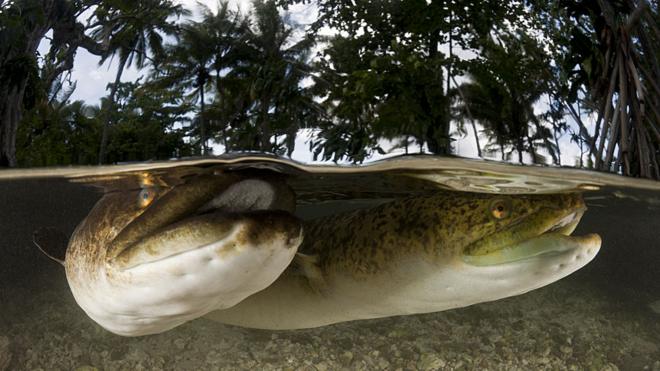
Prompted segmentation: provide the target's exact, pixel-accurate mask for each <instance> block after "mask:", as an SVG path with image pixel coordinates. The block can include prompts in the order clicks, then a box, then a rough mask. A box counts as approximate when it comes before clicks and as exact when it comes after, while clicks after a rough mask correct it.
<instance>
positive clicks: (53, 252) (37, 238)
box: [32, 227, 69, 265]
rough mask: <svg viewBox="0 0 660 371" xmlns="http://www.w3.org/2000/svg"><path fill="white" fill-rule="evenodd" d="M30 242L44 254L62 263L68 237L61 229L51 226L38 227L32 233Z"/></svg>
mask: <svg viewBox="0 0 660 371" xmlns="http://www.w3.org/2000/svg"><path fill="white" fill-rule="evenodd" d="M32 242H34V244H35V245H36V246H37V247H38V248H39V250H41V252H43V253H44V254H46V256H48V257H49V258H51V259H53V260H55V261H56V262H58V263H60V264H62V265H64V257H65V256H66V247H67V245H68V243H69V238H68V237H67V236H66V235H65V234H64V233H63V232H62V231H60V230H59V229H56V228H53V227H43V228H39V229H37V230H36V231H34V233H32Z"/></svg>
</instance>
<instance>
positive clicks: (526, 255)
mask: <svg viewBox="0 0 660 371" xmlns="http://www.w3.org/2000/svg"><path fill="white" fill-rule="evenodd" d="M585 210H586V208H584V207H583V208H579V209H576V210H573V211H571V212H569V213H567V214H566V215H565V216H563V217H561V218H559V219H558V220H557V221H556V222H555V223H554V224H552V225H551V226H550V227H549V228H546V229H545V230H543V231H542V232H541V233H540V234H537V235H536V236H534V237H532V238H529V239H526V240H523V241H519V242H518V243H515V244H511V245H508V246H503V247H501V248H498V249H496V250H494V251H492V252H489V253H486V254H479V255H476V254H475V255H472V254H465V255H463V261H464V262H465V263H467V264H469V265H473V266H491V265H498V264H507V263H513V262H516V261H520V260H525V259H534V258H536V259H542V258H543V257H544V256H547V255H556V254H560V253H564V252H568V251H577V250H584V251H586V252H587V253H588V254H589V255H591V256H592V257H593V256H595V254H596V253H597V252H598V249H599V248H600V245H601V242H602V241H601V238H600V236H599V235H597V234H595V233H591V234H587V235H585V236H571V235H570V234H571V233H573V231H574V230H575V228H576V227H577V225H578V223H579V222H580V219H581V218H582V216H583V215H584V212H585ZM585 264H586V263H585Z"/></svg>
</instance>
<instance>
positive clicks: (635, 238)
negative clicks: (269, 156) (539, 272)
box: [0, 157, 660, 371]
mask: <svg viewBox="0 0 660 371" xmlns="http://www.w3.org/2000/svg"><path fill="white" fill-rule="evenodd" d="M209 169H222V170H223V171H242V172H253V173H255V174H258V173H259V172H272V171H275V172H280V173H283V174H286V175H287V179H288V183H289V184H290V185H291V186H292V187H293V188H294V190H295V191H296V193H297V197H298V214H299V216H301V217H303V218H313V217H317V216H320V215H325V214H332V213H336V212H341V211H344V210H349V209H353V208H360V207H369V206H371V205H373V204H376V203H380V202H386V201H387V200H390V199H392V198H396V197H404V196H409V195H412V194H416V193H426V192H452V190H460V191H472V192H488V193H507V194H519V193H522V194H524V193H553V192H565V191H575V190H580V191H583V192H585V200H586V202H587V205H588V207H589V210H588V211H587V213H586V214H585V216H584V217H583V219H582V222H581V223H580V225H579V227H578V229H577V230H576V232H575V233H576V234H584V233H588V232H596V233H598V234H600V235H601V237H602V238H603V245H602V248H601V252H600V253H599V255H598V256H597V257H596V259H595V260H594V261H593V262H591V263H590V264H589V265H587V266H586V267H585V268H583V269H581V270H579V271H578V272H576V273H574V274H573V275H571V276H569V277H567V278H565V279H562V280H560V281H558V282H556V283H554V284H552V285H549V286H546V287H544V288H542V289H539V290H535V291H532V292H530V293H527V294H525V295H521V296H517V297H512V298H508V299H503V300H500V301H497V302H490V303H483V304H479V305H474V306H471V307H468V308H462V309H455V310H450V311H445V312H439V313H432V314H425V315H415V316H404V317H393V318H386V319H379V320H369V321H358V322H350V323H341V324H336V325H331V326H326V327H322V328H318V329H311V330H297V331H263V330H252V329H244V328H240V327H233V326H227V325H223V324H219V323H216V322H212V321H209V320H206V319H199V320H195V321H192V322H189V323H187V324H184V325H182V326H180V327H177V328H175V329H174V330H171V331H168V332H166V333H163V334H159V335H153V336H145V337H139V338H125V337H120V336H116V335H113V334H111V333H109V332H107V331H105V330H104V329H102V328H101V327H99V326H98V325H97V324H95V323H94V322H93V321H92V320H91V319H89V318H88V317H87V316H86V315H85V314H84V312H83V311H82V310H81V309H80V308H79V307H78V306H77V305H76V303H75V301H74V300H73V297H72V295H71V293H70V291H69V288H68V285H67V282H66V277H65V275H64V270H63V268H62V267H61V266H60V265H58V264H57V263H55V262H53V261H51V260H49V259H48V258H46V257H45V256H44V255H43V254H41V253H40V252H39V251H38V250H37V248H36V247H35V246H34V245H33V244H32V232H33V231H34V230H35V229H38V228H40V227H44V226H51V227H55V228H58V229H60V230H62V231H64V232H65V233H67V234H70V233H71V232H72V231H73V229H74V228H75V226H76V225H77V223H78V222H80V221H81V220H82V219H83V218H84V217H85V216H86V214H87V213H88V212H89V210H90V209H91V207H92V206H93V205H94V203H95V202H96V201H97V200H98V199H99V198H100V196H101V194H102V190H101V188H98V187H92V186H90V184H95V185H97V186H98V185H102V186H104V187H105V189H106V190H112V191H122V190H126V189H130V188H134V187H138V186H139V184H140V182H142V181H144V179H158V181H161V182H163V183H164V184H168V183H170V182H175V181H176V179H179V178H180V177H181V176H184V175H186V174H195V173H198V172H201V171H209ZM0 179H2V180H0V249H1V251H0V252H1V255H0V370H5V369H7V370H21V369H30V370H35V369H43V370H60V369H61V370H74V369H78V370H94V369H98V370H114V369H122V370H138V369H148V370H151V369H168V370H194V369H204V370H206V369H308V370H336V369H365V370H371V369H392V370H395V369H401V370H410V369H507V370H509V369H521V370H532V369H540V368H550V369H575V370H582V369H597V370H602V369H610V370H613V369H623V370H628V369H630V370H643V369H649V370H655V371H657V370H660V242H659V241H660V185H658V184H657V183H653V182H644V181H635V180H629V179H623V178H619V177H616V176H608V175H603V174H596V173H588V172H579V171H573V170H564V169H555V170H552V169H550V170H549V169H545V168H522V167H513V166H503V165H497V164H490V163H484V162H478V161H463V160H456V159H448V160H447V159H444V160H443V159H434V158H428V157H425V158H416V159H403V160H401V159H399V160H390V161H386V162H381V163H378V164H375V165H371V166H369V167H366V168H360V169H358V168H348V169H346V168H344V169H339V168H336V167H315V168H306V167H303V166H300V165H296V164H291V163H287V162H285V161H279V162H274V161H267V160H266V159H262V160H260V161H256V160H250V161H246V160H241V159H232V160H229V161H224V160H205V161H189V162H170V163H161V164H140V165H132V166H127V167H102V168H82V169H71V168H69V169H59V170H56V171H53V170H43V171H27V172H26V171H13V170H12V171H9V172H2V173H0Z"/></svg>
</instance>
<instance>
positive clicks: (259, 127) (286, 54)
mask: <svg viewBox="0 0 660 371" xmlns="http://www.w3.org/2000/svg"><path fill="white" fill-rule="evenodd" d="M253 7H254V16H255V25H254V31H253V34H252V38H251V40H250V45H251V46H252V47H253V54H252V55H253V58H254V59H252V61H251V63H250V65H249V66H248V71H246V72H247V73H246V75H248V76H249V92H250V98H251V101H252V106H251V109H250V111H251V113H250V114H249V116H250V118H251V121H252V123H253V125H254V126H255V129H256V130H255V134H256V136H255V137H254V142H253V145H254V146H255V147H256V148H255V149H259V150H261V151H274V152H279V151H280V150H281V148H280V147H281V145H280V144H278V142H277V141H276V142H275V143H271V139H272V138H273V136H278V135H284V136H285V144H284V147H285V148H286V151H287V152H288V154H289V155H290V154H291V153H292V152H293V144H294V142H295V137H296V133H297V131H298V129H299V128H301V127H304V126H305V125H307V124H308V123H309V121H310V120H312V118H313V117H315V116H316V114H317V113H319V110H320V108H319V106H318V104H316V102H314V100H313V99H312V96H311V94H310V92H309V89H307V88H304V87H302V86H301V83H302V81H303V79H305V78H306V77H308V76H310V73H311V67H310V66H309V64H308V63H307V62H308V60H309V58H310V53H311V48H312V46H313V45H314V39H313V38H312V37H311V36H309V35H308V36H306V37H303V38H302V39H301V40H300V41H298V42H295V43H294V42H293V40H294V33H295V32H296V27H295V26H294V25H293V24H291V23H289V22H288V21H287V19H283V18H282V17H281V16H280V14H279V12H278V10H277V6H276V5H275V2H274V1H272V0H271V1H263V0H255V1H254V2H253ZM245 124H248V123H245Z"/></svg>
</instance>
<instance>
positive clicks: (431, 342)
mask: <svg viewBox="0 0 660 371" xmlns="http://www.w3.org/2000/svg"><path fill="white" fill-rule="evenodd" d="M62 278H63V277H62ZM53 282H63V280H61V279H60V277H57V279H53V280H52V281H51V282H50V283H44V284H43V286H41V287H39V288H30V289H17V288H12V289H9V288H0V290H2V292H0V294H2V295H0V296H3V297H0V299H1V300H2V303H1V304H0V305H2V309H1V310H2V312H1V313H0V314H2V318H0V370H5V369H8V370H21V369H30V370H40V369H41V370H79V371H82V370H87V371H89V370H129V369H130V370H202V369H203V370H214V369H216V370H217V369H255V368H256V369H262V370H279V369H286V370H289V369H295V370H338V369H358V370H375V369H383V370H412V369H422V370H432V369H443V370H444V369H446V370H471V369H480V370H482V369H495V370H497V369H506V370H532V369H569V370H585V369H593V370H617V369H621V370H628V369H630V370H653V371H660V314H658V313H655V311H654V310H653V305H650V306H649V305H648V304H649V303H653V302H654V300H653V299H658V298H657V297H656V298H652V297H650V296H648V295H645V294H643V293H638V292H631V291H630V290H629V289H628V291H626V289H617V288H611V287H607V288H605V287H599V284H598V283H589V282H588V281H586V280H585V279H584V277H575V276H573V277H569V278H567V279H564V280H562V281H560V282H557V283H555V284H553V285H550V286H548V287H545V288H543V289H540V290H536V291H533V292H530V293H528V294H525V295H522V296H518V297H514V298H509V299H505V300H500V301H497V302H492V303H484V304H480V305H475V306H472V307H469V308H463V309H457V310H452V311H446V312H440V313H433V314H425V315H417V316H407V317H395V318H387V319H381V320H370V321H361V322H353V323H343V324H337V325H333V326H327V327H323V328H319V329H312V330H304V331H276V332H273V331H261V330H250V329H243V328H239V327H233V326H226V325H222V324H219V323H215V322H211V321H209V320H205V319H200V320H197V321H193V322H191V323H188V324H185V325H183V326H181V327H179V328H176V329H174V330H172V331H169V332H166V333H164V334H160V335H154V336H146V337H141V338H124V337H119V336H116V335H113V334H111V333H109V332H107V331H105V330H103V329H102V328H100V327H99V326H97V325H96V324H94V323H93V322H92V321H91V320H89V319H88V318H87V317H86V316H85V314H84V313H83V312H82V310H81V309H80V308H78V306H77V305H76V304H75V302H74V301H73V298H72V296H71V294H70V293H69V291H68V288H67V287H66V286H65V284H57V285H58V288H57V289H53V288H52V286H53V285H54V284H53ZM59 286H61V287H59ZM46 287H48V288H47V289H46ZM5 295H6V297H4V296H5Z"/></svg>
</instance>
